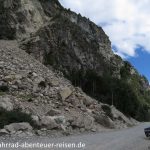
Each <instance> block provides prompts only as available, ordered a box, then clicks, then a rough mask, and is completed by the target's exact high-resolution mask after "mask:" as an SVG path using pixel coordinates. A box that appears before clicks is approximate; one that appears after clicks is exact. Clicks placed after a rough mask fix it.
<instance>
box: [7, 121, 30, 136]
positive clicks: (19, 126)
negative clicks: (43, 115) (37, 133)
mask: <svg viewBox="0 0 150 150" xmlns="http://www.w3.org/2000/svg"><path fill="white" fill-rule="evenodd" d="M4 129H5V130H6V131H8V132H10V133H16V132H17V131H32V126H31V125H30V124H29V123H27V122H22V123H12V124H9V125H6V126H4Z"/></svg>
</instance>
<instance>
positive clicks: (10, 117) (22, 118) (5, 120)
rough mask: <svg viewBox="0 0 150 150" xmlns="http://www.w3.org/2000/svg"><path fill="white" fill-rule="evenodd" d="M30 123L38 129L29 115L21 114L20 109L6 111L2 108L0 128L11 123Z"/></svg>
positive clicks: (0, 111) (0, 109)
mask: <svg viewBox="0 0 150 150" xmlns="http://www.w3.org/2000/svg"><path fill="white" fill-rule="evenodd" d="M20 122H28V123H30V125H31V126H33V127H35V128H37V125H36V123H35V122H34V121H33V120H32V118H31V116H30V115H29V114H26V113H23V112H21V110H20V109H16V110H12V111H6V110H4V109H3V108H0V128H3V127H4V126H5V125H8V124H11V123H20Z"/></svg>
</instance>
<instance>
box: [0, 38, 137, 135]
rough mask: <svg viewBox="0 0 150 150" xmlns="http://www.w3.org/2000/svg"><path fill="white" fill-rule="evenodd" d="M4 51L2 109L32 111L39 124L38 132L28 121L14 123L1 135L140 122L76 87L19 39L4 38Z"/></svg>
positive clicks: (0, 51) (0, 67)
mask: <svg viewBox="0 0 150 150" xmlns="http://www.w3.org/2000/svg"><path fill="white" fill-rule="evenodd" d="M0 54H1V55H0V108H3V109H4V110H6V111H8V112H9V111H12V113H14V112H13V110H20V112H19V111H18V114H16V115H19V113H21V112H23V113H25V114H29V115H31V117H32V119H33V121H34V123H35V124H36V126H33V127H36V128H34V129H35V130H34V131H32V127H31V126H30V125H29V124H27V123H22V124H21V123H20V122H19V124H10V125H9V126H5V127H4V128H5V129H2V130H0V133H1V134H6V133H7V134H12V135H14V134H19V135H20V130H23V131H25V132H26V134H27V135H31V131H32V132H33V133H37V134H39V135H45V134H49V133H51V132H52V131H57V133H59V132H58V131H60V132H61V133H65V134H71V133H74V132H84V131H97V130H102V129H103V128H104V127H107V128H121V127H126V126H131V125H134V123H136V122H135V121H133V120H132V119H128V118H127V117H125V116H124V115H123V114H122V113H120V112H119V111H118V110H116V109H115V108H114V107H110V106H109V105H106V104H102V103H98V102H97V101H96V100H94V99H92V98H90V97H89V96H87V95H86V94H85V93H84V92H82V90H81V89H79V88H75V87H73V86H72V85H71V83H70V82H69V81H68V80H66V79H65V78H64V77H62V76H61V74H56V73H54V72H53V71H51V70H49V69H48V68H47V67H45V66H44V65H42V64H41V63H40V62H38V61H36V60H35V59H34V58H32V56H30V55H28V54H27V53H26V52H24V51H23V50H21V49H19V48H18V44H17V42H16V41H4V40H1V41H0ZM10 115H12V114H10ZM0 119H1V124H0V125H2V123H3V121H4V119H5V121H6V120H7V118H3V116H2V111H1V113H0ZM13 119H14V118H13ZM11 121H12V122H13V120H11ZM23 121H24V120H23ZM29 123H30V122H29ZM4 125H5V124H4ZM6 125H7V124H6ZM25 129H26V130H25ZM29 131H30V132H29Z"/></svg>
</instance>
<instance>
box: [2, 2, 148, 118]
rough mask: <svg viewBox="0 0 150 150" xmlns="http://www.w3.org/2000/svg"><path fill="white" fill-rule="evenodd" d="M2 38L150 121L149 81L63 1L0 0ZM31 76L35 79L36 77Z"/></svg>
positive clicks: (93, 93)
mask: <svg viewBox="0 0 150 150" xmlns="http://www.w3.org/2000/svg"><path fill="white" fill-rule="evenodd" d="M0 2H1V5H0V24H1V25H0V39H7V40H17V41H18V43H19V47H20V48H21V49H23V50H25V51H26V52H27V53H29V54H30V55H31V56H33V57H34V58H36V59H37V60H38V61H39V62H41V63H43V64H44V65H45V66H47V67H48V68H50V69H55V70H57V71H58V72H59V71H60V72H63V74H64V76H65V77H66V78H68V79H69V80H70V81H71V82H72V84H73V85H74V86H79V87H81V88H82V89H83V91H84V92H86V94H88V95H90V96H92V97H94V98H95V99H97V100H98V101H100V102H105V103H108V104H112V103H113V104H114V105H115V106H116V107H117V108H118V109H120V110H121V111H122V112H124V113H126V114H127V115H128V116H132V117H134V118H136V119H139V120H149V119H150V117H149V114H148V110H149V105H150V92H149V90H148V89H149V83H148V81H147V79H146V78H145V77H143V76H141V75H139V74H138V72H137V71H136V69H134V68H133V67H132V65H131V64H130V63H128V62H125V61H123V60H122V59H121V58H120V57H119V56H117V55H114V54H113V52H112V50H111V42H110V40H109V37H108V36H107V35H106V34H105V32H104V31H103V29H102V28H101V27H98V26H97V25H95V24H94V23H93V22H91V21H90V20H89V19H87V18H85V17H82V16H81V15H80V14H78V15H77V14H76V13H74V12H72V11H70V10H67V9H65V8H63V7H62V6H61V5H60V3H59V1H58V0H36V1H35V0H5V1H3V0H0ZM31 76H32V75H31Z"/></svg>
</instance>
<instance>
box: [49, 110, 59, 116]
mask: <svg viewBox="0 0 150 150" xmlns="http://www.w3.org/2000/svg"><path fill="white" fill-rule="evenodd" d="M60 114H61V111H60V110H57V109H51V110H50V111H48V112H47V115H48V116H56V115H60Z"/></svg>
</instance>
